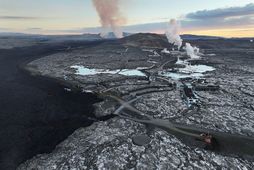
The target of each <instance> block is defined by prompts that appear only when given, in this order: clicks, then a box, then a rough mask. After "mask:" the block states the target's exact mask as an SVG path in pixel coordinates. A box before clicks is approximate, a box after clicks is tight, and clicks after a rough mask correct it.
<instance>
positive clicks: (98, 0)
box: [93, 0, 126, 38]
mask: <svg viewBox="0 0 254 170" xmlns="http://www.w3.org/2000/svg"><path fill="white" fill-rule="evenodd" d="M119 3H120V0H93V4H94V7H95V8H96V11H97V13H98V15H99V17H100V22H101V25H102V27H103V28H104V32H102V33H101V36H102V37H105V36H106V35H107V33H108V29H109V28H110V29H112V31H113V32H114V34H115V36H116V37H117V38H122V37H123V33H122V31H121V30H120V26H121V25H122V24H124V23H125V21H126V20H125V18H124V17H123V16H122V15H121V12H120V9H119Z"/></svg>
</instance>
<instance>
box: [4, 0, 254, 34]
mask: <svg viewBox="0 0 254 170" xmlns="http://www.w3.org/2000/svg"><path fill="white" fill-rule="evenodd" d="M101 1H103V0H101ZM120 1H121V3H120V10H121V13H122V15H123V16H124V17H125V18H126V23H125V24H124V26H123V27H122V30H123V31H126V32H154V33H164V32H165V29H166V27H167V22H168V21H169V20H170V19H171V18H176V19H178V20H179V21H180V22H181V25H182V29H181V33H182V34H188V33H191V34H199V35H215V36H225V37H250V36H251V37H254V0H177V1H176V0H175V1H173V0H120ZM100 31H101V28H100V18H99V17H98V14H97V13H96V10H95V8H94V6H93V3H92V1H91V0H0V32H24V33H39V34H79V33H98V32H100Z"/></svg>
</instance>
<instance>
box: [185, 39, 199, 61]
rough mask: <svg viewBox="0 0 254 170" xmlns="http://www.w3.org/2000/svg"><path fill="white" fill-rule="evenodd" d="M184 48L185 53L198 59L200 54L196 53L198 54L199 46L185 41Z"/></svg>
mask: <svg viewBox="0 0 254 170" xmlns="http://www.w3.org/2000/svg"><path fill="white" fill-rule="evenodd" d="M185 50H186V52H187V55H188V56H189V57H190V58H191V59H199V58H200V56H198V54H199V48H197V47H192V46H191V44H190V43H186V44H185Z"/></svg>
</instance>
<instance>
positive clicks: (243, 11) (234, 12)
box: [186, 3, 254, 20]
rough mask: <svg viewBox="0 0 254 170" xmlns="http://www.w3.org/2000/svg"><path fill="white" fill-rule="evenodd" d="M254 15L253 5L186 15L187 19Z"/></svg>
mask: <svg viewBox="0 0 254 170" xmlns="http://www.w3.org/2000/svg"><path fill="white" fill-rule="evenodd" d="M246 15H254V3H251V4H248V5H246V6H244V7H230V8H220V9H214V10H203V11H197V12H193V13H189V14H187V15H186V18H187V19H194V20H195V19H197V20H204V19H214V18H228V17H237V16H246Z"/></svg>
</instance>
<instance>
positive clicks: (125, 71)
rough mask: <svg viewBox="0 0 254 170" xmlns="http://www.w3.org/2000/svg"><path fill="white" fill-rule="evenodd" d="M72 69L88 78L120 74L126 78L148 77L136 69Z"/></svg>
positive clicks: (77, 67) (75, 67) (76, 67)
mask: <svg viewBox="0 0 254 170" xmlns="http://www.w3.org/2000/svg"><path fill="white" fill-rule="evenodd" d="M71 68H73V69H76V73H75V74H77V75H81V76H88V75H96V74H120V75H124V76H141V77H145V76H146V75H145V74H144V73H142V72H141V71H139V70H136V69H122V70H120V69H118V70H103V69H90V68H87V67H84V66H78V65H75V66H71Z"/></svg>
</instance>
